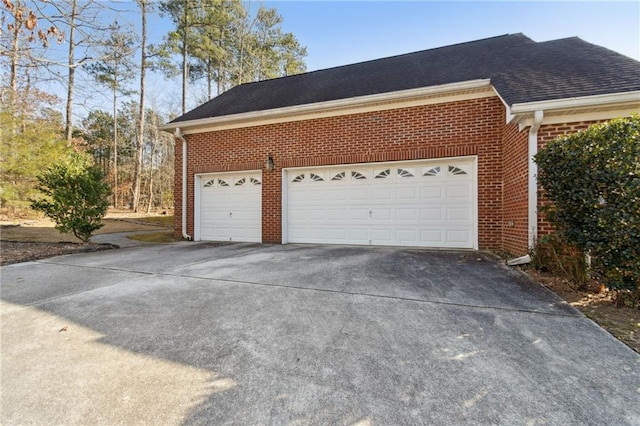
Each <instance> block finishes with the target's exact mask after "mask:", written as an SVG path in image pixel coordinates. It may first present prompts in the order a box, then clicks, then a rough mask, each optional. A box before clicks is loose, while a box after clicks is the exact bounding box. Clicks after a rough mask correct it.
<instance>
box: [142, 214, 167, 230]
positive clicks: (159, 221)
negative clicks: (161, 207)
mask: <svg viewBox="0 0 640 426" xmlns="http://www.w3.org/2000/svg"><path fill="white" fill-rule="evenodd" d="M136 220H137V221H139V222H145V223H149V224H152V225H160V226H164V227H165V228H173V216H152V217H141V218H139V219H136Z"/></svg>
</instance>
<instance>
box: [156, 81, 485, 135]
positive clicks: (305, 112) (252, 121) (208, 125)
mask: <svg viewBox="0 0 640 426" xmlns="http://www.w3.org/2000/svg"><path fill="white" fill-rule="evenodd" d="M490 88H491V81H490V80H489V79H478V80H469V81H463V82H458V83H450V84H441V85H437V86H429V87H421V88H418V89H408V90H399V91H395V92H388V93H379V94H375V95H366V96H358V97H355V98H348V99H338V100H335V101H326V102H317V103H312V104H304V105H296V106H290V107H283V108H274V109H269V110H264V111H253V112H246V113H240V114H231V115H225V116H221V117H211V118H202V119H198V120H190V121H181V122H177V123H168V124H164V125H162V126H160V127H159V128H160V130H165V131H172V130H175V129H176V128H177V127H179V128H180V129H181V130H182V131H183V133H185V134H189V133H198V132H201V131H203V129H206V130H209V129H211V130H214V129H215V128H218V127H223V128H229V126H231V127H245V126H255V125H261V124H267V123H269V122H283V121H297V120H304V119H308V118H310V117H311V118H315V117H313V116H315V115H318V114H322V115H323V116H331V115H337V114H338V113H339V111H342V110H350V111H352V110H357V109H359V108H365V107H368V106H372V105H381V104H389V103H400V102H410V101H413V100H419V99H425V98H429V97H438V96H445V95H447V94H455V93H463V92H465V91H478V90H481V89H487V90H489V89H490ZM483 96H486V95H483ZM381 109H384V108H382V107H381ZM353 112H354V113H355V112H357V111H353ZM350 113H351V112H350Z"/></svg>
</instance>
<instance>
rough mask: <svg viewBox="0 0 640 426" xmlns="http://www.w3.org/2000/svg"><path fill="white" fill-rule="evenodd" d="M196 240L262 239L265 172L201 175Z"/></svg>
mask: <svg viewBox="0 0 640 426" xmlns="http://www.w3.org/2000/svg"><path fill="white" fill-rule="evenodd" d="M199 185H200V194H199V199H200V203H199V204H200V209H199V212H198V213H199V217H198V218H196V223H197V224H199V225H200V226H199V228H198V229H196V239H200V240H208V241H244V242H261V241H262V174H261V172H259V171H253V172H242V173H217V174H210V175H200V179H199Z"/></svg>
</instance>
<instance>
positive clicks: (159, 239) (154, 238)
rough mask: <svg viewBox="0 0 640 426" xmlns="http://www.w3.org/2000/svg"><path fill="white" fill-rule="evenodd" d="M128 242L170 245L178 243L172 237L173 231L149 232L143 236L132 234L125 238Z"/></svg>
mask: <svg viewBox="0 0 640 426" xmlns="http://www.w3.org/2000/svg"><path fill="white" fill-rule="evenodd" d="M127 238H129V239H130V240H136V241H142V242H144V243H172V242H174V241H178V239H177V238H176V237H174V235H173V231H163V232H150V233H144V234H133V235H129V236H127Z"/></svg>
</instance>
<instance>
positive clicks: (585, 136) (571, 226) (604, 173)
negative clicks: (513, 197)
mask: <svg viewBox="0 0 640 426" xmlns="http://www.w3.org/2000/svg"><path fill="white" fill-rule="evenodd" d="M639 159H640V117H639V116H638V115H634V116H632V117H630V118H622V119H616V120H611V121H609V122H608V123H603V124H596V125H593V126H591V127H589V128H588V129H586V130H583V131H581V132H578V133H575V134H572V135H568V136H562V137H559V138H557V139H555V140H554V141H552V142H550V143H549V144H548V145H547V146H546V147H545V148H544V149H542V150H540V152H538V154H537V155H536V156H535V161H536V162H537V163H538V168H539V173H538V180H539V182H540V183H541V184H542V186H543V188H544V189H545V191H546V194H547V197H548V198H549V199H550V200H551V201H552V202H553V205H552V206H551V208H550V209H548V210H547V218H548V220H549V221H550V222H551V223H552V224H553V225H554V226H555V227H556V229H557V230H558V233H559V234H560V235H561V236H562V237H564V238H565V239H566V241H567V242H569V243H570V244H572V245H574V246H576V247H577V248H578V249H580V250H582V251H583V252H585V253H589V254H590V255H591V257H592V268H593V270H594V272H597V273H599V274H600V275H601V276H602V277H603V278H604V279H605V282H606V283H607V285H608V286H609V287H610V288H612V289H637V288H638V283H639V281H640V160H639Z"/></svg>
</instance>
